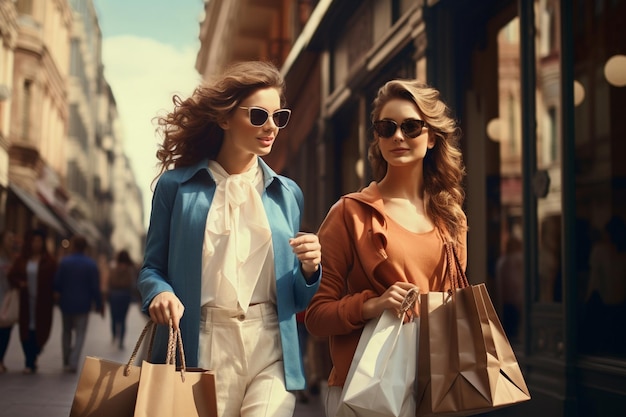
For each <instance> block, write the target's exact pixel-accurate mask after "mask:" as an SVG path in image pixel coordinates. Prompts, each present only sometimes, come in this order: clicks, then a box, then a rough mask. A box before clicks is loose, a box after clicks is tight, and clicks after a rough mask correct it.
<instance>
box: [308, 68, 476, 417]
mask: <svg viewBox="0 0 626 417" xmlns="http://www.w3.org/2000/svg"><path fill="white" fill-rule="evenodd" d="M373 104H374V105H373V111H372V122H373V127H374V140H373V142H372V143H371V146H370V149H369V151H370V152H369V153H370V163H371V165H372V171H373V174H374V179H375V181H373V182H372V183H370V185H369V186H367V187H366V188H364V189H363V190H361V191H360V192H356V193H351V194H348V195H345V196H343V197H342V198H341V199H340V200H339V201H338V202H337V203H336V204H335V205H334V206H333V207H332V208H331V209H330V211H329V213H328V215H327V216H326V219H325V220H324V222H323V223H322V226H321V228H320V230H319V239H320V243H321V245H322V258H323V262H324V271H323V272H322V282H321V284H320V288H319V290H318V292H317V293H316V294H315V296H314V297H313V299H312V301H311V303H310V304H309V307H308V309H307V312H306V319H305V321H306V325H307V328H308V330H309V331H310V333H311V334H313V335H314V336H317V337H329V342H330V354H331V358H332V362H333V368H332V370H331V373H330V376H329V379H328V385H329V390H328V393H327V398H326V400H325V402H326V415H327V416H328V417H334V416H335V413H336V410H337V407H338V405H339V400H340V396H341V390H342V387H343V385H344V383H345V380H346V376H347V373H348V369H349V367H350V363H351V361H352V357H353V356H354V352H355V350H356V347H357V344H358V342H359V337H360V335H361V332H362V330H363V327H364V326H365V324H366V323H367V322H368V321H369V320H371V319H373V318H376V317H378V316H380V315H381V314H382V312H383V311H384V310H385V309H392V310H394V311H398V310H399V309H400V304H401V302H402V300H403V299H404V297H405V295H406V293H407V291H408V290H409V289H411V288H413V287H418V288H419V290H420V291H421V292H428V291H429V290H432V291H442V290H445V289H447V286H446V283H445V282H444V276H445V268H446V265H445V254H444V242H445V241H446V240H449V238H448V236H452V237H453V238H452V240H454V241H455V242H456V244H457V252H458V254H459V258H460V260H461V263H462V265H463V267H465V263H466V258H467V251H466V246H465V241H466V234H467V230H466V229H467V228H466V217H465V214H464V213H463V211H462V209H461V205H462V202H463V199H464V192H463V189H462V188H461V181H462V178H463V176H464V174H465V169H464V166H463V162H462V158H461V153H460V151H459V150H458V149H457V142H458V139H459V136H460V135H459V129H458V127H457V126H456V123H455V121H454V120H453V119H452V118H451V117H450V115H449V113H450V111H449V109H448V107H447V106H446V105H445V104H444V103H443V102H442V101H441V99H440V98H439V92H438V91H437V90H435V89H433V88H430V87H428V86H426V85H423V84H421V83H419V82H417V81H412V80H394V81H390V82H388V83H387V84H385V85H384V86H383V87H382V88H381V89H380V90H379V92H378V96H377V97H376V99H375V100H374V103H373Z"/></svg>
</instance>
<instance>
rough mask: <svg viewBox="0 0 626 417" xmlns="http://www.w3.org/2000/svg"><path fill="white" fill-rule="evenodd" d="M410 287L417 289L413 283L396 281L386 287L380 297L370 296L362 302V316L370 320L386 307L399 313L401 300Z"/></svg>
mask: <svg viewBox="0 0 626 417" xmlns="http://www.w3.org/2000/svg"><path fill="white" fill-rule="evenodd" d="M411 288H416V289H417V287H416V286H415V284H411V283H410V282H401V281H398V282H396V283H395V284H393V285H392V286H390V287H389V288H387V290H386V291H385V292H384V293H383V295H381V296H380V297H374V298H370V299H369V300H367V301H366V302H365V303H364V304H363V318H364V319H366V320H370V319H373V318H376V317H379V316H380V315H381V314H383V311H384V310H386V309H391V310H393V311H394V313H396V314H397V313H399V312H400V309H401V306H402V301H404V297H406V294H407V293H408V292H409V290H410V289H411ZM418 291H419V289H418Z"/></svg>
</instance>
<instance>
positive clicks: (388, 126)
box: [374, 119, 427, 139]
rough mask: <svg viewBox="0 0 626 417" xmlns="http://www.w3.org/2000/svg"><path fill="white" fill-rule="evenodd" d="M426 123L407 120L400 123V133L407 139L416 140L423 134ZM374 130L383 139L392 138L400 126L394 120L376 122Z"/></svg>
mask: <svg viewBox="0 0 626 417" xmlns="http://www.w3.org/2000/svg"><path fill="white" fill-rule="evenodd" d="M424 126H427V124H426V122H425V121H423V120H419V119H406V120H404V121H403V122H402V123H400V131H401V132H402V134H403V135H404V136H406V137H407V138H411V139H413V138H416V137H418V136H419V135H421V134H422V129H423V128H424ZM374 130H375V131H376V133H377V134H378V136H380V137H381V138H390V137H392V136H393V135H394V134H395V133H396V131H397V130H398V124H397V123H396V122H395V121H393V120H386V119H385V120H376V121H375V122H374Z"/></svg>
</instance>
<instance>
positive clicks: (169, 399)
mask: <svg viewBox="0 0 626 417" xmlns="http://www.w3.org/2000/svg"><path fill="white" fill-rule="evenodd" d="M177 351H178V354H179V359H180V365H181V366H180V368H179V369H177V368H176V359H175V358H176V352H177ZM172 416H184V417H217V397H216V392H215V374H214V373H213V372H212V371H208V370H205V369H199V368H187V367H186V365H185V352H184V349H183V342H182V338H181V333H180V329H178V330H176V331H174V330H173V328H172V326H170V337H169V342H168V351H167V357H166V363H165V364H154V363H150V362H146V361H144V362H143V364H142V365H141V378H140V380H139V388H138V390H137V402H136V404H135V414H134V417H172Z"/></svg>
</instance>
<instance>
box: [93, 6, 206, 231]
mask: <svg viewBox="0 0 626 417" xmlns="http://www.w3.org/2000/svg"><path fill="white" fill-rule="evenodd" d="M94 4H95V7H96V10H97V13H98V20H99V23H100V29H101V31H102V38H103V46H102V61H103V64H104V76H105V78H106V79H107V81H108V82H109V84H110V85H111V88H112V90H113V94H114V96H115V100H116V102H117V108H118V112H119V114H120V119H121V123H122V126H123V129H124V133H123V134H124V138H123V141H124V149H125V151H126V154H127V155H128V157H129V158H130V160H131V164H132V167H133V171H134V173H135V177H136V181H137V184H138V185H139V187H140V188H141V190H142V192H143V199H144V216H145V224H146V225H147V224H148V220H149V216H150V203H151V200H152V191H151V189H150V184H151V182H152V180H153V178H154V176H155V175H156V168H155V164H156V162H157V160H156V157H155V152H156V149H157V143H158V142H159V141H160V138H159V137H158V136H157V135H156V134H155V132H154V129H155V125H154V124H153V118H154V117H155V116H156V115H157V114H160V113H162V112H164V111H169V110H171V108H172V100H171V99H172V95H173V94H179V95H181V96H183V97H186V96H188V95H189V94H191V92H192V91H193V89H194V87H196V85H197V84H198V83H199V81H200V76H199V75H198V73H197V72H196V70H195V69H194V66H195V61H196V55H197V53H198V50H199V48H200V41H199V40H198V33H199V22H200V19H201V15H202V12H203V9H204V2H203V0H176V1H174V0H130V1H129V0H94Z"/></svg>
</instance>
